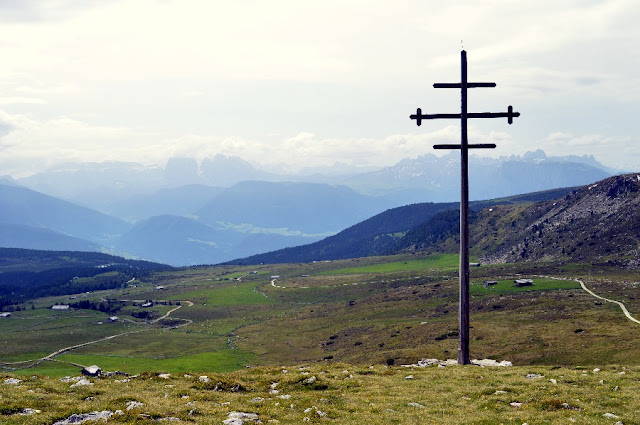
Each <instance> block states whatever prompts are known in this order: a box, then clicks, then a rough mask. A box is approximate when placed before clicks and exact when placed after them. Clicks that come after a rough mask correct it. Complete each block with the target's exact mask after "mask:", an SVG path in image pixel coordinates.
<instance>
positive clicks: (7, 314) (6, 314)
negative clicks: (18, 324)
mask: <svg viewBox="0 0 640 425" xmlns="http://www.w3.org/2000/svg"><path fill="white" fill-rule="evenodd" d="M0 317H11V313H9V312H6V313H0Z"/></svg>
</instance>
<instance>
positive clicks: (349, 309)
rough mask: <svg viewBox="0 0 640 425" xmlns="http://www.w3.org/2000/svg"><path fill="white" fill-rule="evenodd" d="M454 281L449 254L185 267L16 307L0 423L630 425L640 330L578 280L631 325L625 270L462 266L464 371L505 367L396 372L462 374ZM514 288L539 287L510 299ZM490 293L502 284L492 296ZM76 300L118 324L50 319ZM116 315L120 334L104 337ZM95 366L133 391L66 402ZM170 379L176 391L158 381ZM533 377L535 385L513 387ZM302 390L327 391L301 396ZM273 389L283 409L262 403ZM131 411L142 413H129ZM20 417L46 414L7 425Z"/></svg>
mask: <svg viewBox="0 0 640 425" xmlns="http://www.w3.org/2000/svg"><path fill="white" fill-rule="evenodd" d="M457 264H458V259H457V256H455V255H422V256H420V255H400V256H393V257H372V258H363V259H354V260H344V261H332V262H317V263H304V264H276V265H260V266H253V267H241V266H237V267H235V266H216V267H213V266H211V267H194V268H185V269H175V270H170V271H163V272H159V273H156V274H153V275H151V276H149V277H148V278H145V279H143V280H142V281H140V280H135V281H133V282H130V284H129V285H127V286H126V287H124V288H120V289H112V290H107V291H96V292H92V293H83V294H76V295H74V296H64V297H49V298H42V299H37V300H33V307H31V303H27V304H25V305H24V309H21V310H20V311H15V312H13V313H12V316H11V317H10V318H2V319H0V367H1V369H0V370H1V371H2V373H4V374H5V375H4V376H5V378H4V379H8V378H10V377H14V378H17V379H20V380H22V382H21V383H20V384H18V385H10V384H6V385H3V384H2V382H0V395H1V396H2V398H0V422H1V423H52V422H51V421H53V419H59V418H63V417H66V416H69V415H70V414H71V413H81V412H90V411H92V410H104V409H110V410H114V411H115V410H118V409H120V410H123V411H125V412H126V413H124V414H123V415H121V416H118V417H115V416H114V417H112V418H111V419H110V420H111V421H113V422H116V423H117V422H120V423H131V422H135V423H145V421H150V420H151V419H154V418H161V417H177V418H180V419H181V420H184V421H190V422H195V423H211V421H213V422H216V423H218V422H220V421H222V420H223V419H225V418H226V416H225V415H227V414H228V413H229V412H230V411H231V410H243V411H247V412H256V413H258V414H259V415H260V417H261V418H262V420H263V422H265V423H266V421H265V419H266V420H269V419H278V420H280V421H281V423H293V422H299V421H301V420H304V418H305V417H308V418H309V421H312V422H326V421H327V420H329V419H332V420H334V421H335V422H337V423H362V422H363V421H364V420H365V419H364V418H367V417H369V418H375V419H373V420H372V419H368V421H369V422H372V421H373V423H452V424H453V423H478V424H482V423H486V424H490V423H491V424H493V423H519V424H521V423H523V422H528V423H540V421H539V420H538V421H536V420H535V418H536V417H537V418H540V417H541V415H543V417H544V418H545V421H546V422H544V423H566V422H567V421H570V420H571V418H573V419H574V420H575V421H576V422H577V423H587V424H588V423H608V422H602V421H603V420H605V419H603V416H602V415H603V414H604V413H607V412H611V413H614V414H616V415H617V416H619V417H620V418H623V423H625V424H627V423H640V422H638V417H637V413H634V412H637V410H638V409H637V406H638V403H639V400H640V396H636V395H635V393H634V392H632V391H631V388H634V385H635V386H636V387H637V385H636V384H637V382H638V379H639V378H640V375H638V373H639V372H638V369H637V367H638V366H640V345H638V344H637V341H638V340H640V325H637V324H635V323H633V322H630V321H629V320H627V319H626V318H625V317H624V316H623V314H622V312H621V311H620V308H619V307H618V306H616V305H613V304H611V303H606V302H602V300H598V299H596V298H594V297H592V296H591V295H589V294H587V293H586V292H585V291H583V290H582V289H581V288H580V286H579V284H578V283H577V282H576V281H575V280H573V279H574V278H581V279H582V280H583V281H585V283H586V284H587V286H588V287H589V288H590V289H592V290H593V291H594V292H596V293H598V294H600V295H602V296H605V297H607V298H611V299H615V300H618V301H621V302H624V303H625V305H626V306H627V308H628V309H629V311H630V312H631V314H633V315H635V316H636V317H638V316H639V315H640V314H639V313H640V296H638V295H640V294H638V292H640V283H639V282H638V281H637V280H638V279H637V275H636V274H634V272H633V271H625V270H619V269H616V268H613V267H605V266H594V265H591V264H563V263H520V264H500V265H482V266H480V267H473V268H472V269H471V282H472V285H471V341H470V345H471V356H472V358H492V359H496V360H509V361H512V362H513V363H514V365H515V366H514V367H513V368H507V369H495V368H479V367H475V366H474V367H452V366H447V367H444V368H438V367H436V366H433V367H429V368H420V369H415V370H413V369H406V368H403V367H402V366H401V365H403V364H412V363H416V362H417V361H418V360H420V359H422V358H437V359H447V358H456V357H457V344H458V334H457V326H458V324H457V315H458V310H457V308H458V290H457V286H458V279H457ZM275 276H277V277H275ZM517 278H531V279H533V285H532V286H527V287H516V286H514V283H513V280H514V279H517ZM486 280H495V281H498V283H497V284H496V285H492V286H488V287H485V286H484V284H483V283H484V281H486ZM70 298H73V299H74V300H88V301H91V302H94V303H96V304H102V305H103V306H104V307H108V308H114V309H117V312H115V313H114V312H113V311H104V312H101V311H97V310H89V309H70V310H68V311H53V310H51V308H50V307H51V305H53V304H56V303H58V304H63V303H69V302H70V301H71V300H70ZM148 301H151V302H152V305H151V306H150V307H142V304H143V303H144V302H148ZM114 314H115V315H117V316H118V317H119V320H118V321H117V322H114V323H111V322H110V321H109V317H110V316H112V315H114ZM74 346H75V348H72V347H74ZM65 348H70V349H68V350H64V351H62V352H60V353H59V354H57V355H55V356H53V357H52V358H51V360H47V361H41V359H42V358H43V357H45V356H47V355H49V354H51V353H54V352H56V351H58V350H61V349H65ZM91 364H97V365H99V366H100V367H101V368H102V369H103V370H105V371H121V372H123V373H126V374H128V375H139V377H138V378H134V379H131V380H130V381H129V382H118V381H119V380H122V379H124V378H123V376H124V375H116V377H112V378H96V379H95V380H94V385H93V386H89V387H87V388H76V389H70V387H69V385H70V384H69V383H64V382H61V381H60V378H62V377H64V376H77V375H78V373H79V370H80V366H79V365H85V366H88V365H91ZM301 365H304V366H305V367H308V368H309V369H300V370H299V368H300V367H301ZM276 366H277V367H276ZM370 367H372V368H370ZM282 368H285V369H287V370H288V371H289V372H290V374H285V373H283V372H282ZM594 368H599V369H602V372H597V373H594V372H592V370H593V369H594ZM343 371H347V372H348V373H346V372H343ZM306 372H309V374H308V375H307V374H306ZM621 372H624V373H621ZM163 373H169V374H171V378H170V379H168V380H164V379H162V378H158V376H157V375H158V374H163ZM528 373H540V374H542V375H544V378H540V379H533V380H531V379H526V378H524V376H526V375H527V374H528ZM185 374H190V375H192V376H191V377H184V375H185ZM200 375H208V376H211V379H214V380H219V381H220V382H228V381H229V382H231V381H233V382H237V383H241V386H242V387H243V388H245V390H244V391H239V392H230V391H225V390H218V391H213V390H212V389H211V388H205V387H206V386H203V385H202V383H201V382H200V381H197V379H195V378H194V376H200ZM408 375H413V379H406V377H407V376H408ZM305 376H306V377H307V378H303V377H305ZM310 376H315V377H316V378H317V379H318V382H321V383H322V384H321V385H320V384H318V385H310V386H309V385H305V384H304V383H301V382H302V381H304V379H308V377H310ZM349 376H350V377H349ZM347 377H349V378H347ZM294 378H295V379H294ZM550 379H553V380H555V381H556V382H557V384H553V383H551V381H550ZM601 380H603V381H604V383H601V382H600V381H601ZM273 382H279V383H280V384H279V385H282V387H281V388H282V390H281V391H282V394H284V393H285V392H286V393H288V394H290V395H291V399H289V398H287V399H281V398H278V397H277V396H276V394H275V393H273V394H270V393H269V392H268V391H269V389H270V385H271V384H272V383H273ZM616 387H618V389H617V390H615V391H614V388H616ZM115 389H117V390H115ZM271 389H273V388H271ZM496 391H499V392H498V393H495V392H496ZM502 391H504V392H502ZM112 393H113V394H112ZM165 394H167V395H166V397H165V396H164V395H165ZM256 398H262V399H264V400H262V401H258V402H256V401H255V400H254V399H256ZM132 400H133V401H139V402H142V403H144V405H145V408H144V409H142V410H139V411H138V410H136V411H133V412H130V411H126V403H127V402H129V401H132ZM189 402H192V403H193V404H191V405H188V403H189ZM512 402H514V403H522V404H521V405H518V406H517V407H514V406H512V405H510V403H512ZM227 403H228V404H227ZM409 403H417V404H418V405H420V406H421V407H418V406H416V405H413V404H409ZM563 403H567V404H568V405H569V406H570V407H569V408H567V407H564V405H563ZM292 404H293V405H294V407H293V408H291V407H290V406H291V405H292ZM313 406H315V408H317V409H316V410H319V411H322V412H324V413H326V416H325V415H321V414H317V413H314V412H316V410H314V409H315V408H314V407H313ZM26 408H31V409H37V410H40V411H41V413H38V414H36V415H31V416H22V415H19V414H18V413H19V412H20V411H21V410H20V409H26ZM306 409H311V410H309V411H307V412H305V410H306ZM634 409H635V410H634ZM3 412H4V413H3ZM45 412H46V413H45ZM194 412H195V413H194ZM65 415H66V416H65ZM375 421H378V422H375ZM607 421H608V420H607ZM615 422H616V421H615V420H614V421H612V422H611V423H615Z"/></svg>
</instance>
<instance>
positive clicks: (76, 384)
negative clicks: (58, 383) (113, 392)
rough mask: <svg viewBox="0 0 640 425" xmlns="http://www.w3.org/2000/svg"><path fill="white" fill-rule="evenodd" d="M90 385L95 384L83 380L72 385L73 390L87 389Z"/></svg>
mask: <svg viewBox="0 0 640 425" xmlns="http://www.w3.org/2000/svg"><path fill="white" fill-rule="evenodd" d="M89 385H93V382H91V381H89V380H88V379H84V378H82V379H80V380H79V381H78V382H76V383H75V384H72V385H71V388H75V387H85V386H89Z"/></svg>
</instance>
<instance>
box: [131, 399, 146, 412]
mask: <svg viewBox="0 0 640 425" xmlns="http://www.w3.org/2000/svg"><path fill="white" fill-rule="evenodd" d="M142 406H144V403H140V402H139V401H135V400H131V401H130V402H128V403H127V410H132V409H137V408H138V407H142Z"/></svg>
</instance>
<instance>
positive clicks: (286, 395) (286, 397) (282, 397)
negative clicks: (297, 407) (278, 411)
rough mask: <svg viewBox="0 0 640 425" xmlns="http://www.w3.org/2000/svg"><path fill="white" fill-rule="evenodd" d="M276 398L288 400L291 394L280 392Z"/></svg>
mask: <svg viewBox="0 0 640 425" xmlns="http://www.w3.org/2000/svg"><path fill="white" fill-rule="evenodd" d="M278 398H281V399H283V400H289V399H290V398H291V394H282V395H279V396H278Z"/></svg>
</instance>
